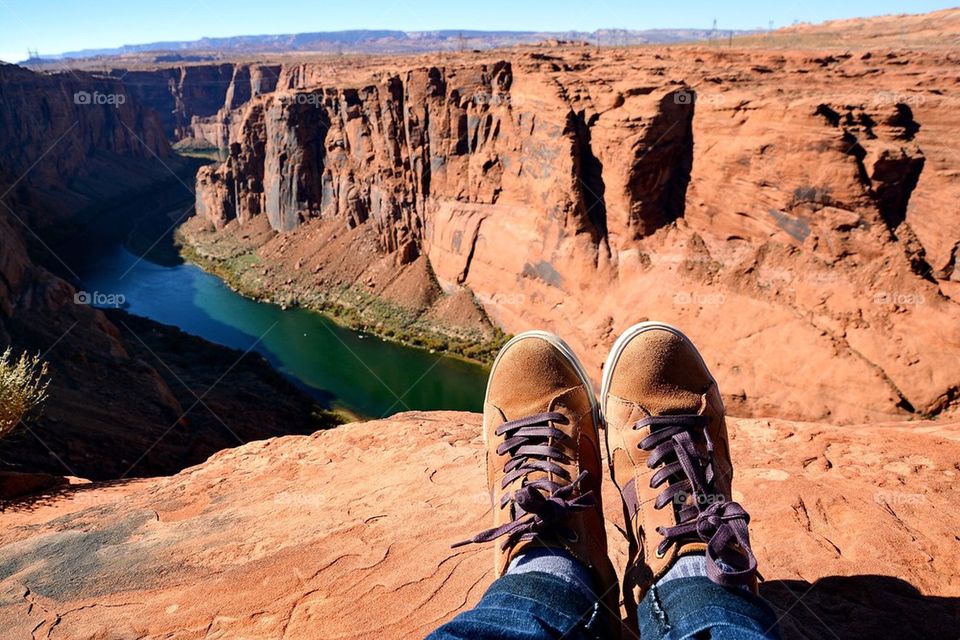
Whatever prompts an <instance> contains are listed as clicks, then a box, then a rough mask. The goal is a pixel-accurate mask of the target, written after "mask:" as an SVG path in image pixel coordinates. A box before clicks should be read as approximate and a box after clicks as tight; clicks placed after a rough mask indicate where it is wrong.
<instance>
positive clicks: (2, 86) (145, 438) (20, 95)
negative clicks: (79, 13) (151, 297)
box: [0, 65, 316, 478]
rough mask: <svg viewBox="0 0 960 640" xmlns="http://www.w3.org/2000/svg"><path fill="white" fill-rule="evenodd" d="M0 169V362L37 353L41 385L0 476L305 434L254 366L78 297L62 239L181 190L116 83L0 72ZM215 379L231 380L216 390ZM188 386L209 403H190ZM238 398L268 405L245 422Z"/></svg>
mask: <svg viewBox="0 0 960 640" xmlns="http://www.w3.org/2000/svg"><path fill="white" fill-rule="evenodd" d="M0 157H2V158H3V159H4V162H3V164H2V166H0V350H2V349H4V348H6V347H7V346H8V345H9V346H12V347H13V348H14V350H15V351H16V352H18V353H19V352H21V351H29V352H32V353H39V354H41V355H42V357H43V359H44V360H45V361H47V362H48V363H49V364H50V372H51V386H50V391H49V400H48V402H47V403H46V406H45V411H44V413H43V415H42V416H41V417H39V419H38V420H36V421H35V422H32V423H31V424H30V425H27V426H22V425H21V426H19V427H18V428H17V429H15V430H14V431H13V432H12V433H10V434H9V435H7V436H6V437H5V438H4V439H3V440H2V441H0V472H5V471H7V470H9V469H19V470H26V471H46V472H52V473H58V474H65V473H66V474H70V475H78V474H79V475H84V476H89V477H94V478H117V477H120V476H123V475H125V474H126V475H147V474H156V473H169V472H172V471H176V470H179V469H182V468H183V467H184V466H186V465H189V464H191V463H195V462H199V461H200V460H203V459H204V458H205V457H206V456H208V455H210V454H211V453H213V452H214V451H217V450H219V449H221V448H223V447H226V446H231V445H234V444H236V443H238V442H240V441H246V440H250V439H254V438H257V437H263V436H264V435H267V434H271V435H273V434H281V433H289V432H292V431H300V430H306V429H312V428H315V427H316V424H315V422H314V421H313V420H312V419H311V417H310V416H311V411H312V410H313V408H314V406H313V402H312V401H311V399H310V398H308V397H306V396H305V395H303V394H301V393H300V392H299V391H297V390H296V389H295V388H293V386H292V385H290V384H289V383H288V382H287V381H286V380H283V379H281V378H280V377H279V376H278V375H277V374H276V373H275V372H273V371H272V370H271V369H270V367H269V366H268V365H267V364H266V363H265V362H263V361H262V360H261V359H259V358H256V357H246V358H241V357H240V356H241V354H240V353H235V352H233V351H232V350H228V349H221V348H217V347H213V346H212V345H209V344H206V343H204V342H203V341H202V340H198V339H193V338H190V337H188V336H185V335H182V334H180V333H178V332H176V331H175V330H172V329H171V328H169V327H163V326H161V325H158V324H156V323H152V322H149V321H146V320H143V319H139V318H134V317H132V316H129V315H127V314H126V313H124V312H122V311H113V312H111V315H110V316H109V317H108V316H107V315H105V313H104V312H102V311H100V310H98V309H95V308H93V307H91V306H89V304H87V303H86V301H85V300H83V299H82V298H78V297H77V295H76V294H77V287H78V286H79V284H78V282H77V276H76V273H75V272H76V270H77V266H76V264H75V262H74V256H75V253H76V252H75V251H73V250H72V249H73V248H74V246H75V245H77V244H78V243H96V242H97V240H98V238H96V237H93V236H92V234H90V233H86V232H84V233H81V232H78V231H77V229H78V228H84V229H91V228H101V227H103V226H114V227H116V228H118V229H121V230H122V229H123V228H125V224H126V223H127V221H126V220H125V219H123V218H122V217H117V215H116V214H115V213H113V212H111V211H104V210H103V203H104V202H107V201H111V200H113V201H116V200H122V201H124V202H126V203H127V205H128V208H127V209H124V210H123V212H122V214H123V215H124V216H126V215H129V216H132V217H142V216H143V215H144V212H146V211H149V210H150V207H151V206H155V205H156V203H157V202H159V203H161V204H162V203H163V202H164V201H165V199H164V198H161V197H159V196H157V194H154V193H150V194H148V195H147V196H146V197H144V198H140V199H138V198H137V196H135V195H133V194H134V193H135V192H137V191H138V190H140V189H142V188H143V187H145V186H148V185H155V184H157V182H158V181H162V180H166V181H168V182H172V183H173V185H172V186H171V187H170V189H182V188H183V187H182V185H181V184H180V183H178V182H177V180H179V179H181V178H179V177H177V178H173V177H172V176H171V175H170V173H169V172H170V171H171V170H181V169H182V166H181V165H182V163H181V162H180V161H178V160H177V159H176V158H175V157H172V155H171V152H170V145H169V143H168V142H167V140H166V138H165V137H164V135H163V132H162V130H161V128H160V126H159V122H158V120H157V119H156V117H155V116H154V115H153V113H152V111H150V110H149V109H146V108H144V107H142V106H141V105H139V104H138V103H137V102H136V100H135V99H134V98H133V97H132V96H131V95H130V94H128V93H127V92H126V90H125V88H124V86H123V85H122V84H121V83H120V82H119V81H116V80H110V79H103V78H95V77H91V76H88V75H86V74H81V73H76V74H73V73H71V74H56V75H40V74H35V73H32V72H30V71H27V70H25V69H22V68H19V67H14V66H8V65H2V66H0ZM190 176H191V177H192V174H190ZM188 179H190V178H188ZM184 191H185V190H184ZM187 195H190V194H187ZM182 199H183V198H182V196H181V197H180V200H181V201H182ZM165 212H166V210H161V211H160V212H159V213H161V214H162V213H165ZM111 216H113V217H111ZM71 245H73V246H71ZM102 293H104V294H108V293H110V292H102ZM184 354H189V355H192V356H193V358H192V359H193V361H191V358H189V357H188V358H187V359H186V360H184V359H183V356H184ZM225 371H233V372H234V375H233V376H231V378H232V380H231V381H230V383H228V384H224V385H222V386H219V388H216V389H215V388H214V387H217V386H218V385H217V384H216V381H217V379H218V378H220V377H221V376H223V375H224V372H225ZM193 389H208V390H210V395H209V396H208V397H206V398H205V399H204V402H203V403H200V402H199V401H198V397H199V396H197V395H195V394H194V391H193ZM251 397H271V398H272V402H271V403H270V406H269V408H266V410H265V411H263V412H258V411H257V410H256V409H254V408H253V407H252V405H251V401H250V398H251ZM191 407H192V408H191ZM208 407H214V408H215V409H209V408H208ZM197 408H200V409H202V411H197V410H196V409H197ZM214 410H215V411H216V413H214ZM258 413H259V415H256V414H258ZM227 423H229V424H230V425H231V426H230V427H226V426H225V425H226V424H227Z"/></svg>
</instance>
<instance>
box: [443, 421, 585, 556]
mask: <svg viewBox="0 0 960 640" xmlns="http://www.w3.org/2000/svg"><path fill="white" fill-rule="evenodd" d="M554 422H559V423H566V422H567V418H566V416H564V415H563V414H562V413H553V412H551V413H538V414H536V415H532V416H529V417H526V418H521V419H519V420H512V421H510V422H505V423H503V424H502V425H500V426H499V427H497V430H496V431H495V434H496V435H498V436H505V437H506V439H505V440H504V441H503V442H502V443H501V444H500V446H498V447H497V455H501V456H502V455H504V454H509V455H510V460H509V461H508V462H507V464H506V465H505V466H504V468H503V471H504V473H505V475H504V476H503V481H502V482H501V483H500V489H501V490H502V489H506V488H507V487H508V486H510V484H511V483H512V482H515V481H516V480H518V479H520V478H523V477H524V476H526V475H527V474H529V473H531V472H534V471H542V472H544V473H552V474H553V476H554V477H555V478H560V479H563V480H566V481H567V483H566V484H561V483H559V482H556V481H553V480H548V479H547V478H541V479H539V480H533V481H530V482H526V483H525V484H524V485H523V486H522V487H521V488H520V489H518V490H517V491H515V492H513V493H512V494H510V493H505V494H504V495H503V497H502V498H501V499H500V508H501V509H502V508H503V507H505V506H506V505H507V504H508V503H509V502H510V501H511V500H513V503H514V507H515V510H516V511H515V513H514V519H513V520H512V521H511V522H507V523H505V524H502V525H500V526H499V527H494V528H492V529H488V530H486V531H483V532H481V533H478V534H477V535H475V536H474V537H473V538H471V539H469V540H464V541H463V542H458V543H456V544H455V545H453V547H454V548H456V547H460V546H463V545H465V544H472V543H475V542H489V541H490V540H495V539H496V538H499V537H501V536H507V539H506V540H504V541H503V543H502V545H501V548H503V549H506V548H507V547H509V546H510V545H512V544H514V543H516V542H517V541H519V540H530V539H532V538H533V537H535V536H537V535H539V534H542V533H548V532H551V531H554V530H556V528H558V527H562V526H563V523H564V522H565V521H566V520H567V519H568V518H569V517H570V515H571V514H572V513H573V512H575V511H580V510H583V509H589V508H591V507H593V506H594V505H595V504H596V502H595V500H594V496H593V491H587V492H586V493H579V489H580V484H581V483H582V482H583V479H584V478H585V477H586V476H587V472H586V471H584V472H583V473H581V474H580V475H579V476H577V477H576V478H575V479H573V480H571V478H570V473H569V472H568V471H567V470H566V469H564V468H563V467H562V466H561V464H562V463H565V462H569V457H568V456H567V454H566V453H564V451H563V449H562V448H561V447H560V446H559V444H558V441H559V440H563V439H565V438H567V434H565V433H564V432H563V431H561V430H560V429H557V428H556V427H554V426H552V425H551V423H554ZM551 441H553V443H552V444H551ZM574 493H577V494H578V495H576V496H575V497H571V496H573V494H574Z"/></svg>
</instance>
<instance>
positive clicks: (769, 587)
mask: <svg viewBox="0 0 960 640" xmlns="http://www.w3.org/2000/svg"><path fill="white" fill-rule="evenodd" d="M760 594H761V595H762V596H763V597H764V598H766V599H767V600H768V601H769V602H770V603H771V604H772V605H773V607H774V609H775V610H776V612H777V616H778V617H780V626H781V629H782V630H783V637H784V638H785V639H786V640H791V639H793V638H818V639H819V638H825V639H832V638H841V639H846V638H899V639H904V640H906V639H907V638H924V639H925V640H947V639H950V640H956V638H957V637H958V633H960V598H948V597H938V596H925V595H923V594H921V593H920V592H919V591H918V590H917V588H916V587H914V586H913V585H912V584H910V583H909V582H905V581H903V580H900V579H899V578H893V577H890V576H872V575H862V576H830V577H826V578H821V579H819V580H817V581H816V582H813V583H812V584H811V583H809V582H806V581H803V580H771V581H769V582H765V583H763V584H761V586H760Z"/></svg>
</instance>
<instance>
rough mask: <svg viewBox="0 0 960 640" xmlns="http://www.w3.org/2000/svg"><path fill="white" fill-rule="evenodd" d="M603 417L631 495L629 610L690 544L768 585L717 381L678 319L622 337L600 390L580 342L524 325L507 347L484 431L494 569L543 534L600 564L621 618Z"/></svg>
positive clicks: (710, 562) (597, 572)
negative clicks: (735, 478)
mask: <svg viewBox="0 0 960 640" xmlns="http://www.w3.org/2000/svg"><path fill="white" fill-rule="evenodd" d="M600 429H603V430H604V432H605V434H606V452H607V461H608V465H609V470H610V474H611V477H612V479H613V482H614V484H615V485H616V487H617V489H618V490H619V491H620V495H621V497H622V501H623V511H624V518H625V521H626V535H627V539H628V542H629V557H628V564H627V567H626V571H625V575H624V580H623V589H622V595H623V602H624V606H625V608H626V611H627V614H628V616H631V617H632V614H634V613H635V612H636V606H637V603H638V602H640V600H641V599H642V598H643V596H644V594H645V593H646V592H647V590H648V589H649V588H650V586H651V585H653V584H654V583H655V582H656V581H657V580H658V579H660V578H661V577H663V576H664V575H665V574H666V573H667V572H668V571H669V570H670V568H671V567H672V566H673V565H674V564H675V563H676V561H677V559H678V558H680V557H683V556H686V555H696V554H699V555H703V556H705V563H706V572H707V577H709V578H710V579H711V580H713V581H714V582H716V583H718V584H721V585H723V586H729V587H746V588H748V589H750V590H752V591H754V592H756V580H757V578H756V560H755V558H754V556H753V553H752V551H751V549H750V541H749V536H748V532H747V523H748V522H749V516H748V515H747V513H746V512H745V511H744V510H743V508H742V507H740V505H739V504H737V503H736V502H733V500H732V495H731V477H732V471H733V470H732V465H731V462H730V453H729V449H728V440H727V430H726V424H725V422H724V409H723V402H722V400H721V398H720V392H719V390H718V388H717V383H716V381H715V380H714V379H713V376H712V375H711V374H710V371H709V370H708V369H707V366H706V364H705V363H704V361H703V358H702V357H701V355H700V353H699V352H698V351H697V349H696V347H694V345H693V343H692V342H691V341H690V339H689V338H687V337H686V336H685V335H684V334H683V333H681V332H680V331H679V330H678V329H676V328H674V327H671V326H669V325H666V324H663V323H658V322H644V323H641V324H638V325H634V326H633V327H631V328H630V329H628V330H627V331H626V332H625V333H624V334H623V335H622V336H620V338H619V339H618V340H617V341H616V343H615V344H614V346H613V348H612V350H611V352H610V354H609V356H608V358H607V360H606V363H605V365H604V368H603V382H602V386H601V390H600V398H599V403H598V401H597V398H596V396H595V393H594V391H593V385H592V384H591V382H590V379H589V377H588V376H587V374H586V372H585V371H584V369H583V366H582V365H581V364H580V362H579V360H578V359H577V357H576V355H574V353H573V351H572V350H571V349H570V347H569V346H568V345H567V344H566V343H565V342H563V341H562V340H561V339H560V338H558V337H557V336H555V335H553V334H550V333H547V332H543V331H531V332H527V333H522V334H520V335H518V336H516V337H515V338H513V339H512V340H510V341H509V342H508V343H507V344H506V345H505V346H504V347H503V349H501V351H500V353H499V355H498V356H497V358H496V361H495V362H494V364H493V368H492V370H491V372H490V379H489V382H488V383H487V391H486V396H485V398H484V408H483V436H484V442H485V444H486V447H487V480H488V483H489V489H490V491H491V494H492V496H493V515H494V526H493V528H492V529H489V530H488V531H484V532H483V533H481V534H479V535H477V536H476V537H474V538H473V539H472V540H470V541H467V542H485V541H489V540H494V539H500V540H502V541H501V542H500V544H499V545H497V550H496V552H495V554H494V555H495V561H494V571H495V574H496V576H501V575H503V574H504V573H505V572H506V570H507V568H508V566H509V565H510V562H511V560H513V558H515V557H517V556H518V555H519V554H521V553H524V552H526V551H529V550H531V549H534V548H543V547H546V548H554V549H563V550H565V551H566V552H567V553H569V554H570V555H572V556H573V557H575V558H577V559H578V560H579V561H580V562H582V563H583V564H584V565H585V566H586V567H588V568H589V570H590V571H591V574H592V576H593V579H594V588H595V589H596V591H597V592H596V594H595V595H596V596H597V597H598V599H599V600H600V601H601V602H602V603H603V604H604V605H606V609H607V611H608V613H610V614H611V615H616V620H617V622H619V600H620V594H621V590H620V589H618V588H617V587H618V586H619V585H618V581H617V577H616V574H615V572H614V569H613V565H612V564H611V562H610V560H609V557H608V554H607V539H606V532H605V528H604V516H603V506H602V502H601V497H600V484H601V478H602V469H603V466H602V462H601V446H600Z"/></svg>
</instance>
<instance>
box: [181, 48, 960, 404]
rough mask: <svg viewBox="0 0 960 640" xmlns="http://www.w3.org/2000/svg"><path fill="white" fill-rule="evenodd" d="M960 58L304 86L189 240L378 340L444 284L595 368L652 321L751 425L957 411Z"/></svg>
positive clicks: (573, 70)
mask: <svg viewBox="0 0 960 640" xmlns="http://www.w3.org/2000/svg"><path fill="white" fill-rule="evenodd" d="M427 62H429V59H427V58H418V59H415V60H411V64H412V63H418V64H423V63H427ZM951 64H952V62H951V54H950V53H949V52H945V51H937V50H933V51H926V52H923V53H918V52H909V51H878V52H875V53H874V54H872V55H866V54H858V55H856V56H854V55H851V54H843V53H834V54H827V53H823V54H821V53H815V52H810V53H804V52H789V51H785V52H763V51H751V50H726V49H717V48H672V49H660V50H654V49H639V50H603V51H600V52H599V53H598V52H596V51H594V50H586V49H584V48H577V47H573V48H557V49H554V50H543V49H535V50H527V51H523V50H518V51H516V52H514V53H511V54H510V55H509V56H505V57H504V56H503V55H501V56H500V57H497V56H494V55H490V54H478V55H472V56H459V57H448V58H447V59H446V60H445V62H444V63H443V64H436V63H434V64H424V66H414V67H410V68H408V69H402V68H401V69H398V63H397V62H396V61H393V62H392V63H391V64H387V63H385V62H382V61H371V62H370V63H369V68H368V69H367V70H366V76H364V74H363V70H362V69H359V68H353V69H351V70H350V73H349V74H346V73H343V74H341V76H339V77H341V80H340V81H339V82H338V81H337V80H336V79H337V77H338V76H337V72H336V71H334V70H331V69H329V68H328V67H325V66H324V65H323V64H321V63H314V64H313V65H309V64H307V65H303V66H302V67H301V68H299V69H297V70H296V71H295V70H294V68H293V67H285V68H284V70H283V71H282V75H283V76H284V77H286V78H297V81H296V83H292V82H288V83H287V84H281V85H279V86H280V87H281V89H278V90H277V91H274V92H272V93H269V94H265V95H262V96H258V97H254V98H252V99H251V100H250V101H249V102H248V103H246V104H245V105H243V106H242V107H241V108H239V109H237V110H234V111H232V112H231V113H230V118H229V122H228V123H225V126H227V124H228V125H229V126H228V128H229V135H228V139H229V143H228V146H227V147H226V148H225V151H226V152H227V159H226V160H225V161H224V162H223V163H221V164H219V165H218V166H214V167H209V168H206V169H204V170H202V171H201V172H200V174H199V175H198V180H197V210H198V212H199V213H200V216H199V217H198V218H197V219H194V220H192V221H191V222H190V223H189V224H188V225H187V226H186V227H185V228H184V230H183V235H184V238H185V239H186V241H187V243H188V244H189V245H190V246H191V247H192V249H193V250H195V251H196V252H197V253H198V254H199V255H200V256H202V257H206V258H207V259H210V260H211V261H213V262H215V263H219V264H220V265H221V266H225V267H226V269H225V270H227V271H229V272H231V273H232V274H233V277H234V280H235V281H237V282H239V283H241V284H242V286H241V287H240V288H241V289H244V290H247V291H250V292H255V293H256V294H257V295H265V296H270V297H274V298H275V299H280V300H285V301H291V302H300V303H306V304H312V305H315V306H319V307H321V308H334V309H337V308H347V309H349V310H350V313H351V314H352V315H354V316H356V317H357V318H359V322H360V323H361V324H363V325H365V326H368V327H369V328H373V329H374V330H376V329H377V328H378V327H393V326H394V324H395V323H394V324H391V322H389V321H388V322H384V320H383V319H382V316H383V314H380V313H379V306H378V305H379V303H378V302H377V301H382V300H387V301H388V302H389V304H390V305H394V306H396V305H399V307H400V308H406V309H407V310H408V311H409V314H408V315H410V316H411V317H416V318H419V319H423V318H431V319H432V318H434V317H436V316H432V315H431V313H432V311H431V310H432V309H433V308H435V307H436V306H437V305H438V304H440V303H442V302H443V301H444V300H445V297H444V296H439V295H438V294H437V288H438V287H439V290H440V291H442V292H443V293H445V294H447V295H449V294H454V295H455V296H456V297H457V299H458V300H461V301H466V300H468V299H473V300H475V301H476V302H477V304H478V305H479V306H480V307H482V312H483V314H485V315H486V316H488V317H489V318H490V319H491V320H492V322H493V324H494V325H496V326H500V327H502V328H504V329H505V330H506V331H508V332H517V331H520V330H523V329H526V328H531V327H545V328H548V329H551V330H554V331H557V332H558V333H561V334H562V335H564V337H566V338H567V339H568V340H569V341H570V342H571V343H572V344H573V345H574V347H575V348H576V349H577V350H578V352H579V353H581V355H582V357H583V358H584V359H585V360H586V361H587V363H588V365H590V366H591V367H592V368H593V372H594V374H595V375H598V373H599V365H600V363H601V361H602V358H603V356H604V353H605V351H606V349H607V348H608V347H609V345H610V344H611V342H612V340H613V339H614V338H615V337H616V334H617V333H618V332H619V331H620V330H622V329H623V328H625V327H626V326H628V325H629V324H631V323H632V322H635V321H637V320H640V319H643V318H646V317H656V318H659V319H663V320H667V321H671V322H674V323H677V324H680V325H682V326H683V327H684V328H685V329H686V330H687V331H688V332H689V333H691V334H692V335H693V337H694V338H695V339H696V340H697V341H698V342H699V343H702V344H704V345H705V350H706V352H707V353H709V354H712V358H713V361H712V362H711V363H710V364H711V365H712V366H713V367H714V368H716V369H719V371H721V372H722V375H723V376H724V377H725V378H726V379H727V380H729V381H730V384H728V385H727V389H728V391H729V395H728V397H727V401H728V402H729V403H731V406H734V407H736V410H737V411H739V412H741V413H750V414H754V415H782V416H789V417H796V418H805V419H818V420H827V421H834V422H860V421H866V420H878V419H888V418H892V417H904V416H927V415H935V414H939V413H943V412H948V411H952V410H953V409H955V408H956V401H957V397H958V389H960V358H958V357H957V356H958V350H960V333H958V332H960V305H958V303H957V296H958V282H960V273H958V271H957V258H956V256H957V251H958V249H957V247H958V246H960V245H958V243H960V217H958V216H957V215H956V214H955V211H956V207H955V206H954V205H953V202H954V201H955V199H956V198H955V196H956V195H958V194H957V192H958V190H960V182H958V180H957V166H958V163H957V160H958V158H957V153H956V151H955V150H954V149H952V148H951V145H950V144H949V141H950V139H951V135H952V134H953V132H955V131H957V130H958V129H960V122H958V119H957V116H956V115H955V114H956V113H957V109H956V107H957V104H958V96H957V91H956V86H955V84H951V83H950V81H949V80H944V78H949V77H950V76H949V74H947V73H946V70H947V69H948V68H949V67H950V66H951ZM343 76H349V77H346V78H344V77H343ZM311 82H317V83H319V84H316V85H314V86H310V83H311ZM294 85H295V86H297V87H299V88H294V89H289V88H282V87H285V86H286V87H289V86H294ZM244 256H246V257H244ZM413 270H416V273H417V277H416V278H414V277H412V276H411V277H408V278H407V279H408V280H410V281H411V282H413V281H415V282H416V283H420V285H419V287H417V286H407V287H399V288H398V290H395V291H391V290H388V289H389V286H390V283H392V282H394V281H396V280H398V279H402V278H404V277H405V275H404V274H407V273H409V272H411V271H413ZM424 274H426V275H424ZM421 276H423V277H421ZM427 276H429V277H427ZM431 281H435V283H436V284H431ZM424 291H429V293H428V294H426V295H424V294H423V293H422V292H424ZM425 300H426V302H425ZM460 306H461V309H466V308H467V305H465V304H461V305H460ZM393 308H394V307H391V309H393ZM401 315H402V314H401ZM462 316H464V314H463V313H460V314H453V319H455V320H460V319H461V317H462ZM405 317H406V316H405ZM470 317H471V318H476V317H478V316H476V315H475V314H473V313H472V312H471V315H470ZM471 321H472V320H471ZM457 326H459V327H460V328H461V329H462V327H463V324H462V323H461V324H460V325H457V324H456V322H451V321H450V318H440V320H438V321H437V322H434V323H433V324H432V325H431V327H430V329H431V330H433V331H435V332H437V333H440V334H441V335H442V333H443V332H444V331H450V332H453V333H456V327H457ZM474 326H475V327H480V326H482V325H474ZM451 327H454V329H451ZM390 331H393V329H392V328H391V329H390ZM486 331H489V330H486ZM387 333H389V332H387ZM460 335H463V336H469V335H471V334H470V333H469V332H464V331H461V334H460ZM487 335H489V333H488V334H487ZM598 377H599V376H598Z"/></svg>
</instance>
